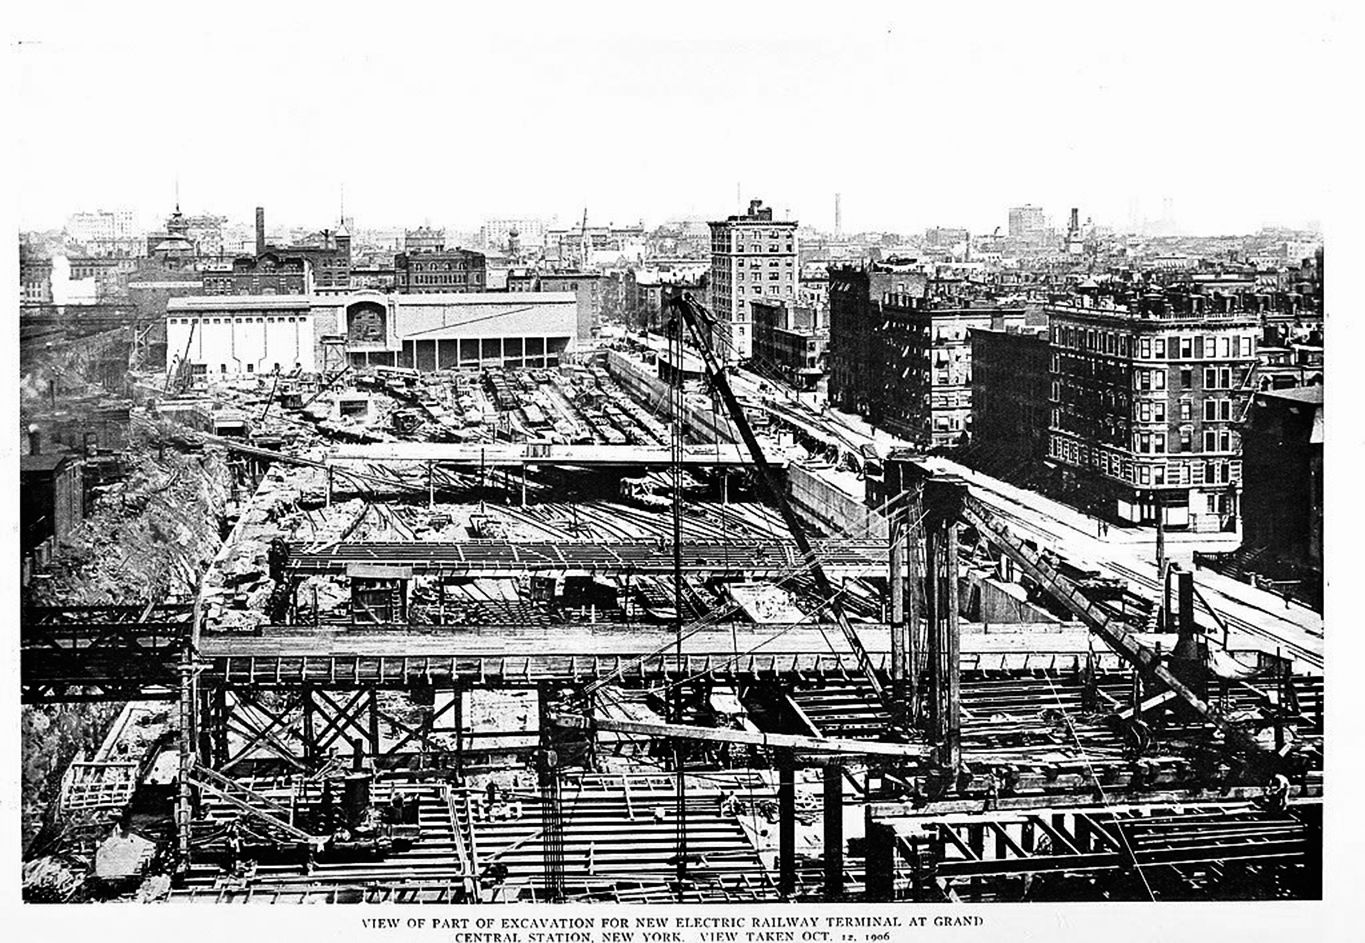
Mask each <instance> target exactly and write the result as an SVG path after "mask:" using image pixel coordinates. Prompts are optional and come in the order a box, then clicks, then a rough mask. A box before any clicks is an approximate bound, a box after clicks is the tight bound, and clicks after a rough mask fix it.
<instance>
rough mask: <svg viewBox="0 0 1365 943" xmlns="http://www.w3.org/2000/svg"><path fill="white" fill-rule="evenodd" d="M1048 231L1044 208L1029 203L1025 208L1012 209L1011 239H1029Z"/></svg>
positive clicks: (1016, 207)
mask: <svg viewBox="0 0 1365 943" xmlns="http://www.w3.org/2000/svg"><path fill="white" fill-rule="evenodd" d="M1046 229H1047V219H1046V218H1045V217H1044V216H1043V208H1042V207H1041V206H1034V205H1033V204H1032V203H1029V204H1027V205H1025V206H1015V207H1011V208H1010V238H1011V239H1027V238H1028V237H1030V236H1037V235H1041V234H1042V233H1043V232H1044V231H1045V230H1046Z"/></svg>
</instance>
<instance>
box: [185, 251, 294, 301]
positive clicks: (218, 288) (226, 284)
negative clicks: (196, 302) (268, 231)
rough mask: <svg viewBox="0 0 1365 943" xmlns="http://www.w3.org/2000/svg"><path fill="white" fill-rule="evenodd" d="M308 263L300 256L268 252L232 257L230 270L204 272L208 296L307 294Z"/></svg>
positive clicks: (207, 270)
mask: <svg viewBox="0 0 1365 943" xmlns="http://www.w3.org/2000/svg"><path fill="white" fill-rule="evenodd" d="M308 269H309V266H308V262H307V261H306V260H305V259H303V258H302V257H301V256H285V255H281V254H280V253H278V252H265V253H263V254H262V255H259V256H256V257H254V258H253V257H251V256H242V257H240V258H237V259H233V260H232V267H231V268H229V269H206V270H205V271H204V294H206V295H306V294H308V291H309V287H310V285H309V282H310V279H309V270H308Z"/></svg>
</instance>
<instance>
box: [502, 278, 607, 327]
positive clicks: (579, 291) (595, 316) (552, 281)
mask: <svg viewBox="0 0 1365 943" xmlns="http://www.w3.org/2000/svg"><path fill="white" fill-rule="evenodd" d="M602 282H603V279H602V276H601V275H600V274H599V273H597V272H575V271H553V270H552V271H541V270H539V269H515V270H513V271H510V272H508V273H507V290H508V291H553V292H565V291H571V292H573V293H574V296H575V297H576V298H577V299H578V307H579V311H580V315H579V318H580V320H581V321H583V322H584V323H586V324H587V325H588V333H589V334H590V335H591V336H593V337H596V336H597V335H598V334H600V333H601V331H602V303H603V301H602V299H603V284H602Z"/></svg>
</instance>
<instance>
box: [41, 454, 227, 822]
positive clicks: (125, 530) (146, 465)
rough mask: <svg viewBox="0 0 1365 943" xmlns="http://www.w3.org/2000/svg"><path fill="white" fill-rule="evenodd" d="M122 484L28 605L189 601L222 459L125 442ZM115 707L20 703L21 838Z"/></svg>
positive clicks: (221, 491)
mask: <svg viewBox="0 0 1365 943" xmlns="http://www.w3.org/2000/svg"><path fill="white" fill-rule="evenodd" d="M128 463H129V474H128V476H127V478H126V479H125V480H124V481H123V482H121V483H119V484H118V485H115V486H114V487H112V488H111V489H109V490H108V491H107V492H106V493H105V494H103V495H101V496H100V497H99V498H98V499H97V500H96V504H95V507H94V508H93V509H92V510H91V513H90V514H89V515H87V517H86V519H85V520H84V521H83V522H82V524H81V525H80V526H79V527H78V528H77V529H76V530H75V531H74V532H73V533H72V534H71V537H70V539H69V540H68V541H67V543H66V544H64V545H63V546H62V548H61V552H60V553H59V555H58V558H57V561H56V562H55V564H54V565H53V566H52V567H51V569H50V573H51V578H50V579H46V580H41V581H36V582H35V584H34V587H33V588H32V590H31V592H30V599H31V601H32V602H34V603H37V604H40V605H41V604H47V605H68V606H79V605H103V604H133V603H143V602H146V601H147V600H148V599H155V600H157V601H161V600H164V599H166V598H167V597H168V596H172V595H177V596H182V597H184V596H192V595H193V594H194V592H195V590H196V587H197V586H198V582H199V577H200V574H201V573H203V572H204V570H205V568H206V567H207V566H208V564H209V562H210V561H211V560H212V559H213V557H214V555H215V554H216V553H217V552H218V549H219V545H220V540H219V528H220V523H221V521H222V518H223V515H224V509H225V505H226V503H227V498H228V492H229V490H230V487H231V483H230V476H229V472H228V468H227V465H226V463H225V461H224V459H223V456H222V455H221V454H220V453H218V452H216V451H211V450H206V451H204V452H203V453H200V454H185V453H182V452H179V451H176V450H174V449H169V448H168V449H164V450H158V449H156V448H155V446H154V445H153V446H151V447H148V443H145V442H144V443H141V444H140V447H139V446H138V444H135V447H134V449H132V450H130V452H129V453H128ZM120 706H121V705H117V704H71V705H44V706H38V707H25V708H24V709H23V715H22V718H21V739H22V748H23V837H24V841H25V843H27V842H28V841H29V840H31V839H32V838H33V837H34V836H35V835H37V834H38V832H39V830H40V829H41V827H42V824H43V821H44V819H45V818H46V816H47V811H48V809H49V807H50V806H51V804H52V803H53V801H54V800H55V798H56V794H57V790H58V786H59V784H60V780H61V776H62V773H63V771H64V770H65V769H66V768H67V766H68V765H69V764H70V762H71V761H72V760H73V759H75V758H76V756H77V755H78V754H80V752H81V751H82V750H85V751H89V750H92V749H93V748H94V747H95V746H96V745H98V743H99V741H100V739H101V738H102V737H103V736H104V731H105V730H106V728H107V727H108V724H109V722H110V720H111V719H112V717H114V716H115V715H117V713H118V709H119V707H120Z"/></svg>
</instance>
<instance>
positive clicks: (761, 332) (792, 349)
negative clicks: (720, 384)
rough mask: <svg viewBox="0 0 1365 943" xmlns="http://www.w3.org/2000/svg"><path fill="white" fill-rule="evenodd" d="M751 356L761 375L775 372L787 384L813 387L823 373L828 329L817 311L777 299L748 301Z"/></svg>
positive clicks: (808, 388)
mask: <svg viewBox="0 0 1365 943" xmlns="http://www.w3.org/2000/svg"><path fill="white" fill-rule="evenodd" d="M750 306H751V309H752V314H753V327H754V334H753V359H754V361H755V363H756V364H757V365H758V367H759V369H760V370H761V371H762V372H763V374H764V375H765V376H767V375H770V374H771V373H773V372H775V373H777V375H779V376H780V377H781V378H782V379H783V380H784V381H785V382H786V383H787V384H788V385H789V386H792V387H794V388H796V389H799V390H813V389H815V385H816V383H817V382H819V380H820V378H821V377H822V376H824V374H825V348H826V346H828V344H829V329H828V327H826V326H823V325H821V323H820V316H819V311H818V310H817V309H815V308H813V307H810V306H808V305H797V304H792V303H791V302H789V301H783V300H779V299H763V300H760V301H754V302H750Z"/></svg>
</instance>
